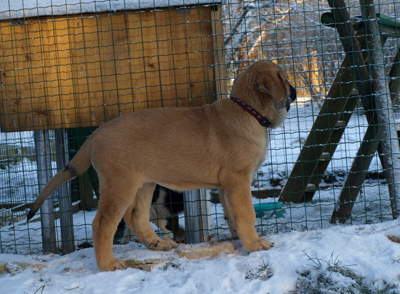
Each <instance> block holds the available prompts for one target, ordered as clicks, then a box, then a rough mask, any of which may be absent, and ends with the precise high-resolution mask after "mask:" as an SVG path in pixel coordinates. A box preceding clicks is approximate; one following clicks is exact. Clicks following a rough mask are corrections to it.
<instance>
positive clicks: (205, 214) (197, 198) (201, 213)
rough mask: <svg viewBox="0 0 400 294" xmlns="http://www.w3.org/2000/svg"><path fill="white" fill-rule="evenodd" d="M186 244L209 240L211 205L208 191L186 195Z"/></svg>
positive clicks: (190, 192) (194, 191) (198, 191)
mask: <svg viewBox="0 0 400 294" xmlns="http://www.w3.org/2000/svg"><path fill="white" fill-rule="evenodd" d="M184 207H185V231H186V242H187V243H188V244H196V243H200V242H205V241H207V239H208V232H209V229H210V222H209V219H208V218H209V215H210V214H209V203H208V200H207V192H206V189H200V190H191V191H187V192H185V193H184Z"/></svg>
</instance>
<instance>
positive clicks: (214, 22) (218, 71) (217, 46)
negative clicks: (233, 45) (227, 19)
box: [211, 5, 228, 99]
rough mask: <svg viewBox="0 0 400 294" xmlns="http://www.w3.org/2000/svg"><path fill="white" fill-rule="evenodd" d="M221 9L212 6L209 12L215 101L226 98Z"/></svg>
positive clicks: (226, 86) (226, 87)
mask: <svg viewBox="0 0 400 294" xmlns="http://www.w3.org/2000/svg"><path fill="white" fill-rule="evenodd" d="M221 19H222V8H221V7H220V6H217V5H216V6H214V7H213V9H212V10H211V30H212V36H213V47H214V48H213V49H214V51H213V52H214V73H215V85H216V94H217V99H223V98H226V95H227V94H228V85H227V82H226V65H225V47H224V27H223V23H222V20H221Z"/></svg>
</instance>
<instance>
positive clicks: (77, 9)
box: [0, 0, 222, 19]
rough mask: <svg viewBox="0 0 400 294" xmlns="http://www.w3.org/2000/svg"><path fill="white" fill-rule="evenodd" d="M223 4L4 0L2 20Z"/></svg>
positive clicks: (207, 0)
mask: <svg viewBox="0 0 400 294" xmlns="http://www.w3.org/2000/svg"><path fill="white" fill-rule="evenodd" d="M221 2H222V0H37V1H24V0H12V1H11V0H2V1H0V19H13V18H26V17H37V16H45V15H72V14H81V13H100V12H106V11H113V12H114V11H118V10H142V9H152V8H153V9H154V8H163V7H175V6H187V5H196V4H201V5H205V4H221Z"/></svg>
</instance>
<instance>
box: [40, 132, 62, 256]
mask: <svg viewBox="0 0 400 294" xmlns="http://www.w3.org/2000/svg"><path fill="white" fill-rule="evenodd" d="M35 148H36V156H37V166H38V180H39V191H42V190H43V188H44V186H45V185H46V183H47V182H48V180H49V179H50V178H51V176H52V169H51V156H50V143H49V131H48V130H44V131H35ZM40 218H41V224H42V241H43V252H44V253H47V252H54V253H56V252H57V244H56V229H55V218H54V204H53V196H50V197H49V198H47V200H46V201H45V202H44V203H43V205H42V207H41V208H40Z"/></svg>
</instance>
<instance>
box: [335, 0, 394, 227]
mask: <svg viewBox="0 0 400 294" xmlns="http://www.w3.org/2000/svg"><path fill="white" fill-rule="evenodd" d="M328 2H329V5H330V6H331V7H332V13H333V14H334V19H335V21H336V24H335V26H336V28H337V30H338V33H339V35H340V40H341V41H342V44H343V48H344V50H345V52H346V56H347V57H348V58H349V62H350V64H351V65H352V66H353V70H354V77H355V80H356V85H357V88H358V91H359V93H360V94H361V97H362V98H361V101H362V103H363V107H364V109H365V110H366V117H367V121H368V124H369V125H370V126H371V127H373V128H374V130H373V134H372V133H371V134H368V135H369V136H371V137H370V139H371V141H375V143H373V144H376V146H378V144H379V139H380V138H381V137H380V136H382V135H384V132H388V133H387V134H389V140H390V138H396V142H397V134H396V131H395V129H394V128H393V126H394V120H393V113H392V114H390V113H382V110H383V111H386V112H388V111H390V110H393V108H392V106H390V104H391V101H390V99H387V97H386V95H385V94H388V93H389V90H388V86H387V84H386V85H380V84H377V81H378V82H379V79H381V78H382V77H385V71H384V68H383V66H382V65H383V64H384V62H383V57H382V56H381V57H380V58H381V59H382V60H381V61H379V60H377V59H376V58H377V56H376V55H378V54H369V58H373V59H372V60H371V62H370V64H372V65H377V66H376V67H374V66H371V75H372V77H373V78H372V80H373V82H371V78H370V76H369V73H368V72H367V66H366V65H365V62H364V60H363V59H362V56H361V52H360V47H359V45H358V43H357V41H356V39H355V35H354V29H353V27H352V25H351V21H350V16H349V14H348V11H347V9H346V5H345V3H344V1H343V0H337V1H336V0H335V1H334V0H329V1H328ZM368 6H369V8H371V7H372V8H373V5H368ZM363 12H364V11H363ZM373 13H375V12H373ZM370 15H371V12H370ZM373 15H374V16H373V17H370V19H369V20H368V21H367V22H366V25H367V27H366V29H367V30H368V29H369V30H370V32H369V33H368V34H366V35H367V40H369V48H371V47H373V48H374V51H377V50H378V51H379V50H382V48H381V42H382V40H381V38H380V32H379V28H378V26H377V23H376V21H372V20H373V19H375V18H376V14H373ZM364 18H365V16H364ZM371 19H372V20H371ZM373 23H375V24H373ZM368 26H371V27H369V28H368ZM368 38H369V39H368ZM370 38H375V40H371V39H370ZM371 42H373V43H374V44H372V43H371ZM367 48H368V47H367ZM379 65H380V66H379ZM379 67H381V68H380V69H379ZM376 97H378V99H375V98H376ZM377 100H379V101H377ZM388 100H389V101H388ZM374 102H375V104H377V103H378V105H376V106H377V107H376V108H377V110H378V111H379V113H380V114H381V115H383V116H384V117H385V120H386V122H382V118H383V117H382V116H381V117H379V116H378V111H377V110H376V109H375V105H374ZM390 121H392V122H391V123H389V122H390ZM378 123H379V124H380V127H379V128H378ZM382 123H383V124H382ZM390 124H393V126H392V127H390ZM385 127H386V128H387V129H385ZM391 129H393V130H391ZM376 134H378V136H376ZM393 136H394V137H393ZM364 138H365V137H364ZM368 138H369V137H368ZM366 139H367V138H366ZM385 139H387V138H385ZM389 140H388V141H389ZM387 143H390V142H387ZM381 145H383V144H381ZM386 145H387V148H386V152H385V153H386V154H387V156H386V158H385V157H381V158H382V159H383V160H384V162H385V163H384V164H383V165H384V166H387V167H390V168H389V169H386V177H387V181H394V179H395V178H397V176H396V175H395V176H394V175H393V174H392V173H393V171H396V173H398V172H400V171H399V170H398V169H397V168H394V169H392V168H391V166H392V164H393V159H395V158H393V157H392V156H391V154H392V151H391V149H390V147H391V145H390V144H386ZM392 146H393V145H392ZM362 147H364V146H362ZM382 147H383V146H382ZM375 150H376V149H375ZM395 150H399V146H398V144H396V146H395ZM360 152H362V153H365V152H367V150H361V151H359V153H358V154H357V155H358V157H359V156H360ZM368 152H370V151H368ZM393 153H395V152H393ZM397 154H398V152H397ZM356 160H357V158H356ZM397 161H398V160H397V159H395V162H397ZM355 163H356V161H355ZM355 163H353V167H355V168H356V170H357V172H358V173H359V174H361V176H362V177H361V178H363V176H364V174H363V173H362V172H360V171H361V169H362V168H363V167H362V166H359V165H357V164H355ZM388 170H390V171H388ZM389 178H390V179H389ZM388 186H389V193H390V197H391V205H392V212H393V211H394V212H393V213H394V216H395V215H396V214H397V208H396V204H395V202H396V199H398V198H399V197H397V196H396V195H395V194H396V193H398V192H397V191H395V190H394V183H393V182H392V183H389V182H388ZM346 191H347V194H348V195H353V196H347V197H345V194H346V193H345V192H346ZM356 191H357V192H358V191H359V188H358V190H355V189H354V183H353V182H350V181H349V180H346V183H345V185H344V187H343V189H342V194H341V196H340V198H339V209H338V210H337V211H336V210H335V211H334V213H333V215H332V218H331V222H335V221H336V220H339V221H340V222H344V221H345V220H346V219H347V218H348V217H349V216H350V213H351V208H352V206H353V204H352V202H354V200H355V197H357V193H355V192H356ZM351 197H354V198H351ZM393 201H394V203H393ZM393 205H394V206H393Z"/></svg>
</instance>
